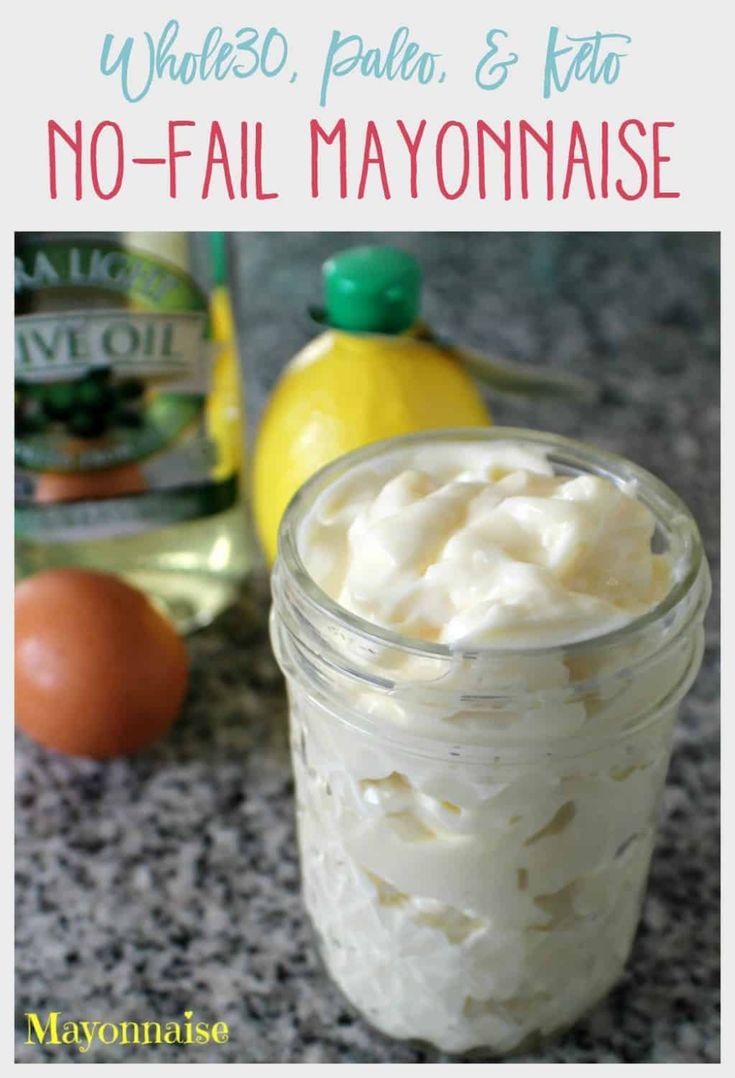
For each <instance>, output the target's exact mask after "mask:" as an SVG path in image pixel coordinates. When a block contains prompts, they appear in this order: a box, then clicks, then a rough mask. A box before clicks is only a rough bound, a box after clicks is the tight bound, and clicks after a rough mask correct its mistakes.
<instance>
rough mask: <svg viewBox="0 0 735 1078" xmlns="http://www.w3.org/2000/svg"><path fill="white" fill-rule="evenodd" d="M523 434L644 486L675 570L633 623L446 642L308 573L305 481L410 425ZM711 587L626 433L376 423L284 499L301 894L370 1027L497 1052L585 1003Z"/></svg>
mask: <svg viewBox="0 0 735 1078" xmlns="http://www.w3.org/2000/svg"><path fill="white" fill-rule="evenodd" d="M493 439H505V440H508V439H512V440H514V441H516V442H520V443H522V444H524V445H532V446H536V447H540V448H542V449H543V450H545V451H546V454H547V458H548V460H549V462H550V463H551V464H552V466H553V468H554V470H555V472H557V473H558V474H564V475H570V476H575V475H584V474H589V475H596V476H602V477H606V478H607V479H609V480H612V481H613V482H614V483H616V484H618V485H620V486H625V488H626V489H628V490H630V489H634V492H635V495H636V497H637V498H638V499H639V500H640V501H641V502H642V503H643V504H644V505H645V506H647V508H648V509H649V510H650V512H651V513H652V515H653V518H654V520H655V532H654V535H653V550H654V551H655V552H660V553H666V554H667V555H668V558H669V561H670V565H671V570H672V572H671V585H670V588H669V590H668V593H667V594H666V596H665V598H664V599H663V600H662V601H661V602H660V603H659V605H657V606H656V607H655V608H654V609H652V610H650V611H649V612H647V613H645V614H643V615H641V616H639V617H637V618H635V619H634V620H632V621H631V622H629V623H628V624H626V625H625V626H624V627H622V628H618V629H616V630H614V631H611V632H605V633H603V634H601V635H598V636H596V637H594V638H591V639H585V640H583V641H581V642H575V643H570V644H566V645H560V646H553V647H548V646H542V647H538V648H530V647H525V648H520V649H518V648H517V649H505V648H498V647H484V646H477V647H467V648H454V647H451V648H450V647H448V646H443V645H441V644H434V643H426V642H421V641H416V640H411V639H408V638H405V637H401V636H400V635H397V634H396V633H394V632H391V631H390V630H388V629H385V628H380V627H378V626H376V625H373V624H370V623H368V622H366V621H364V620H362V619H361V618H359V617H356V616H355V615H353V614H351V613H349V612H347V611H346V610H345V609H343V608H342V607H340V606H339V605H338V604H337V603H336V602H334V601H333V600H332V599H331V598H329V597H328V596H327V595H326V594H325V593H324V592H323V591H322V590H321V589H320V588H319V587H318V586H317V584H316V583H315V582H314V580H313V579H312V578H311V577H310V575H309V573H308V572H307V570H306V568H305V565H304V560H303V557H302V552H301V551H300V533H301V528H302V525H303V523H304V521H305V520H307V518H308V516H309V514H310V511H311V510H312V508H313V506H314V504H315V501H316V500H317V499H318V498H319V497H320V496H321V495H322V494H323V493H324V492H325V491H326V490H327V489H328V488H329V487H330V486H331V484H333V483H335V482H336V481H338V480H339V478H340V477H341V476H343V475H345V473H346V472H348V470H350V469H352V468H354V467H355V466H356V465H360V464H362V463H363V462H366V461H378V460H379V459H380V458H381V457H382V456H383V455H384V454H388V453H390V452H391V451H392V450H393V449H394V448H395V446H396V445H399V444H404V445H405V444H410V443H411V441H413V443H414V444H416V445H417V446H420V445H422V444H426V443H427V441H430V442H431V443H432V444H436V443H437V441H438V440H444V441H446V442H447V443H455V442H457V441H462V442H467V443H477V442H485V441H487V440H493ZM709 595H710V582H709V573H708V569H707V564H706V561H705V558H704V555H703V551H702V545H701V541H700V537H699V534H698V531H697V527H696V525H695V523H694V520H693V519H692V516H691V514H690V513H689V511H688V510H687V508H686V507H685V506H684V505H683V504H682V502H681V501H680V500H679V498H678V497H677V496H676V495H675V494H674V493H673V492H672V491H671V490H669V489H668V488H667V487H666V486H665V485H664V484H663V483H661V482H660V481H659V480H658V479H656V478H654V476H652V475H650V474H649V473H648V472H646V471H644V470H643V469H641V468H639V467H637V466H636V465H634V464H632V463H630V462H628V461H626V460H624V459H622V458H620V457H617V456H613V455H612V454H609V453H606V452H603V451H601V450H598V449H594V448H592V447H589V446H586V445H582V444H580V443H577V442H573V441H570V440H568V439H564V438H560V437H556V436H553V435H542V434H535V433H532V432H529V431H521V430H508V429H505V430H503V429H501V428H492V429H489V430H479V431H478V430H474V431H447V432H441V433H431V434H423V435H419V436H411V438H409V439H397V440H391V441H389V442H383V443H379V444H377V445H373V446H370V447H368V448H367V449H363V450H360V451H358V452H356V453H351V454H349V455H347V456H345V457H342V458H340V459H339V460H338V461H336V462H335V463H334V464H331V465H329V466H328V467H326V468H324V469H323V470H322V471H321V472H319V473H318V474H317V475H316V476H315V477H314V478H313V479H312V480H311V481H310V482H308V483H307V484H306V485H305V486H304V487H303V488H302V489H301V491H300V492H299V494H298V495H297V496H296V497H295V499H294V500H293V502H292V503H291V505H290V507H289V509H288V511H287V513H286V515H285V518H284V520H283V523H282V526H281V533H280V547H279V556H278V559H277V562H276V565H275V569H274V573H273V609H272V615H271V632H272V640H273V645H274V648H275V652H276V655H277V658H278V661H279V664H280V666H281V668H282V670H283V672H284V674H285V676H286V682H287V687H288V696H289V702H290V728H291V745H292V758H293V766H294V771H295V780H296V800H297V814H298V831H299V845H300V857H301V870H302V879H303V894H304V899H305V904H306V908H307V910H308V912H309V915H310V917H311V920H312V922H313V924H314V927H315V928H316V934H317V937H318V940H319V943H320V947H321V951H322V954H323V958H324V961H325V963H326V966H327V968H328V970H329V972H330V974H331V976H332V977H333V979H334V980H335V981H336V983H337V984H338V985H339V987H340V988H341V989H342V991H343V992H344V993H345V995H346V996H347V997H348V998H349V1000H350V1001H351V1002H352V1003H353V1004H354V1006H355V1007H356V1008H357V1009H358V1010H359V1011H361V1012H362V1014H363V1015H364V1016H365V1017H366V1018H367V1019H368V1020H369V1021H370V1022H371V1023H372V1024H373V1025H374V1026H376V1027H377V1028H378V1029H380V1030H381V1031H383V1032H384V1033H386V1034H388V1035H390V1036H392V1037H397V1038H411V1039H418V1040H422V1041H425V1042H430V1043H432V1044H434V1045H435V1046H436V1047H438V1048H439V1049H442V1050H444V1051H447V1052H453V1053H462V1052H466V1051H469V1050H472V1049H478V1048H483V1049H486V1050H488V1051H490V1052H493V1053H497V1054H502V1053H505V1052H509V1051H512V1050H517V1049H519V1048H521V1047H524V1046H526V1045H527V1044H528V1043H530V1042H532V1041H533V1040H535V1039H536V1038H537V1037H539V1036H541V1037H546V1036H548V1035H550V1034H553V1033H555V1032H557V1031H559V1030H561V1029H563V1028H565V1027H568V1026H569V1025H570V1024H572V1023H573V1022H575V1021H576V1020H577V1019H578V1018H579V1017H580V1016H581V1015H582V1013H583V1012H585V1011H587V1010H588V1009H589V1008H590V1007H592V1006H593V1005H594V1004H595V1003H596V1002H597V1001H598V1000H599V999H600V998H601V997H603V996H604V995H605V994H606V993H607V992H608V991H609V990H610V988H611V986H612V985H613V984H614V983H615V981H616V980H617V979H618V978H619V976H620V974H621V972H622V970H623V967H624V965H625V962H626V960H627V957H628V954H629V951H630V947H631V943H632V940H633V936H634V934H635V930H636V925H637V922H638V918H639V914H640V909H641V903H642V899H643V894H644V889H645V883H646V877H647V872H648V866H649V861H650V857H651V851H652V848H653V845H654V841H655V833H656V825H657V816H658V811H659V801H660V795H661V791H662V787H663V785H664V779H665V775H666V771H667V767H668V762H669V755H670V746H671V735H672V727H673V725H674V721H675V717H676V712H677V708H678V705H679V702H680V700H681V699H682V697H683V695H684V694H685V693H686V692H687V690H688V689H689V687H690V685H691V684H692V681H693V680H694V678H695V676H696V674H697V671H698V669H699V666H700V663H701V659H702V651H703V630H702V620H703V615H704V611H705V609H706V606H707V603H708V600H709Z"/></svg>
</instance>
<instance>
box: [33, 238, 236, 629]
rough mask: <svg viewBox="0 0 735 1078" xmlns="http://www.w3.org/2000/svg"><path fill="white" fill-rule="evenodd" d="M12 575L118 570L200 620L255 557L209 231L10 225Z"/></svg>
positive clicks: (229, 329) (180, 615)
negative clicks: (27, 229) (58, 569)
mask: <svg viewBox="0 0 735 1078" xmlns="http://www.w3.org/2000/svg"><path fill="white" fill-rule="evenodd" d="M15 288H16V319H15V424H16V429H15V461H16V471H15V474H16V490H15V499H16V574H17V575H18V576H24V575H27V574H29V573H32V572H36V571H37V570H40V569H44V568H49V567H55V566H67V565H75V566H84V567H87V568H91V569H98V570H102V571H105V572H111V573H116V574H118V575H120V576H123V577H125V578H127V579H128V580H129V581H130V582H131V583H133V584H135V585H136V586H137V587H140V588H142V589H143V590H145V591H147V592H148V593H149V594H150V595H151V596H152V598H153V599H154V600H155V601H157V602H158V603H159V604H161V605H162V606H164V607H165V608H166V610H167V611H168V613H169V615H170V616H171V617H172V618H173V620H174V621H175V622H176V624H177V625H178V626H179V627H180V628H182V629H191V628H195V627H197V626H200V625H204V624H206V623H207V622H209V621H210V620H211V619H212V618H213V617H214V616H215V615H216V614H217V613H218V612H219V611H220V610H221V609H223V608H224V607H225V606H227V605H228V604H229V603H230V602H231V601H232V600H233V599H234V597H235V595H236V593H237V590H238V588H239V586H240V584H241V582H242V581H243V579H244V578H245V576H246V575H247V573H248V571H249V569H250V566H251V563H252V560H253V555H254V544H253V541H252V538H251V529H250V523H249V515H248V512H247V508H246V504H245V499H244V494H243V429H242V415H243V409H242V399H241V379H240V376H239V366H238V355H237V347H236V338H235V329H234V323H233V319H232V309H231V304H230V296H229V290H228V287H227V274H226V259H225V249H224V241H223V237H222V235H221V234H220V233H212V234H210V235H208V236H206V235H202V234H194V233H191V234H188V233H163V232H162V233H155V232H154V233H125V234H80V235H76V234H71V233H54V234H36V233H30V234H19V235H18V236H17V240H16V259H15Z"/></svg>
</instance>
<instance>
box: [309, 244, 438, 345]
mask: <svg viewBox="0 0 735 1078" xmlns="http://www.w3.org/2000/svg"><path fill="white" fill-rule="evenodd" d="M322 272H323V280H324V305H325V310H324V314H323V319H324V321H325V322H326V323H327V324H328V325H330V326H333V327H334V328H335V329H344V330H351V331H352V332H355V333H402V332H403V331H404V330H406V329H409V328H410V326H412V325H413V324H414V323H415V322H416V319H417V318H418V313H419V306H420V302H421V268H420V266H419V264H418V261H417V260H416V259H415V258H414V257H413V255H410V254H408V253H407V252H406V251H400V250H398V249H397V248H395V247H383V246H375V247H351V248H349V249H348V250H346V251H340V252H339V253H338V254H336V255H333V256H332V258H329V259H328V260H327V261H326V262H325V263H324V267H323V271H322Z"/></svg>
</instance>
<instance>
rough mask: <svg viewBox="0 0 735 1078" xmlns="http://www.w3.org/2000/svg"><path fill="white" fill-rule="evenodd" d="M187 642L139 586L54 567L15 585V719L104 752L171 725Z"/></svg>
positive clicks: (181, 689) (74, 745)
mask: <svg viewBox="0 0 735 1078" xmlns="http://www.w3.org/2000/svg"><path fill="white" fill-rule="evenodd" d="M187 676H188V660H187V653H186V647H185V645H184V642H183V640H182V639H181V637H180V636H179V635H178V634H177V632H176V630H175V629H174V628H173V627H172V626H171V624H170V623H169V622H168V621H167V620H166V618H165V617H164V616H163V615H162V614H160V613H159V612H158V611H157V610H156V609H155V607H153V606H152V604H151V603H150V602H149V600H148V599H147V598H146V596H145V595H143V594H142V592H140V591H138V590H137V589H136V588H133V587H131V586H130V585H129V584H126V583H124V582H123V581H122V580H119V579H118V578H117V577H114V576H110V575H108V574H107V573H96V572H90V571H88V570H84V569H49V570H46V571H44V572H41V573H37V574H36V575H35V576H31V577H29V578H28V579H26V580H23V581H21V582H20V583H19V584H18V586H17V587H16V589H15V721H16V725H17V726H19V727H20V729H21V730H23V731H24V732H25V733H26V734H28V736H29V737H32V738H33V739H34V740H35V741H38V742H40V743H41V744H42V745H45V746H46V747H47V748H51V749H58V750H59V751H60V752H67V753H71V754H72V755H77V756H92V757H95V758H97V759H102V758H104V757H107V756H120V755H125V754H127V753H131V752H135V751H136V750H137V749H141V748H143V747H144V746H146V745H148V744H150V742H152V741H155V740H156V738H158V737H160V736H161V735H162V734H164V733H165V732H166V731H167V730H168V728H169V727H170V726H171V724H172V723H173V721H174V719H175V718H176V716H177V715H178V713H179V710H180V708H181V704H182V701H183V699H184V695H185V692H186V684H187Z"/></svg>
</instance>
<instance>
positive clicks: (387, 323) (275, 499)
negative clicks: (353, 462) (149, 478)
mask: <svg viewBox="0 0 735 1078" xmlns="http://www.w3.org/2000/svg"><path fill="white" fill-rule="evenodd" d="M323 277H324V293H325V309H324V314H323V321H324V323H325V324H326V325H327V326H328V327H329V328H328V329H327V330H326V331H325V332H324V333H322V334H321V335H320V336H318V337H317V338H316V339H315V340H313V341H312V342H311V343H310V344H308V345H307V346H306V348H304V349H303V351H301V352H300V353H299V354H298V355H297V356H296V357H295V358H294V359H293V360H292V361H291V363H290V364H289V365H288V366H287V367H286V369H285V371H284V373H283V375H282V376H281V378H280V381H279V382H278V384H277V385H276V388H275V390H274V391H273V395H272V396H271V398H270V401H269V402H268V405H267V407H266V409H265V412H264V415H263V418H262V421H261V425H260V429H259V431H258V436H257V441H256V446H255V455H254V461H253V511H254V516H255V523H256V528H257V531H258V535H259V537H260V540H261V543H262V545H263V548H264V550H265V554H266V557H267V558H268V561H269V562H272V561H273V560H274V559H275V556H276V547H277V535H278V525H279V523H280V521H281V517H282V515H283V512H284V510H285V508H286V506H287V505H288V503H289V501H290V499H291V497H292V496H293V495H294V494H295V493H296V491H297V490H298V488H299V487H300V486H301V484H302V483H304V482H305V481H306V480H307V479H309V478H310V476H312V475H313V474H314V473H315V472H316V471H318V469H319V468H321V467H322V466H323V465H325V464H328V463H329V462H330V461H332V460H334V459H335V458H336V457H339V456H342V454H343V453H347V452H349V451H350V450H352V449H357V448H359V447H360V446H364V445H368V444H369V443H371V442H376V441H380V440H381V439H382V438H390V437H394V436H396V435H400V434H409V433H411V432H413V431H423V430H433V429H439V428H442V427H474V426H485V425H487V424H489V423H490V422H491V419H490V415H489V413H488V410H487V408H486V406H485V404H484V402H483V400H482V397H481V396H480V393H479V392H478V390H477V388H476V387H475V384H474V382H473V381H472V379H471V377H470V376H469V375H468V374H467V373H466V372H465V370H464V369H463V367H462V366H461V365H460V363H459V362H458V361H457V360H456V359H454V358H453V357H452V356H451V355H449V354H448V353H447V352H445V351H443V350H442V349H441V348H440V347H439V346H437V345H436V344H433V343H431V342H429V341H426V340H420V339H419V338H418V337H417V335H416V333H415V332H413V330H414V327H416V324H417V321H418V317H419V306H420V298H421V297H420V294H421V270H420V267H419V265H418V262H417V261H416V259H415V258H413V257H412V256H411V255H409V254H407V253H406V252H404V251H400V250H396V249H395V248H392V247H383V246H375V247H372V246H371V247H355V248H352V249H350V250H347V251H343V252H341V253H340V254H337V255H335V256H334V257H333V258H331V259H329V260H328V261H327V262H326V263H325V264H324V268H323Z"/></svg>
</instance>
